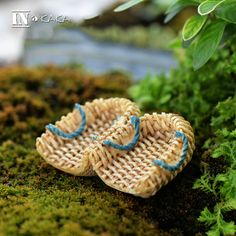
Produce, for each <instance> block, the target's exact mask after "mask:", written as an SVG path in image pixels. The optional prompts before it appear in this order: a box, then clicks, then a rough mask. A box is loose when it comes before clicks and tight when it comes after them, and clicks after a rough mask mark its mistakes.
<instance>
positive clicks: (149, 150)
mask: <svg viewBox="0 0 236 236" xmlns="http://www.w3.org/2000/svg"><path fill="white" fill-rule="evenodd" d="M176 131H181V132H183V133H184V134H185V136H186V137H187V139H188V151H187V154H186V156H185V160H184V162H183V163H182V165H181V166H180V168H178V169H177V170H176V171H169V170H166V169H164V168H162V167H160V166H158V165H155V164H154V163H153V161H154V160H157V159H158V160H163V161H164V162H165V163H168V164H170V165H174V164H176V163H178V162H179V160H180V156H181V153H182V151H183V140H182V139H181V138H178V137H176ZM133 137H134V127H133V126H132V125H131V124H130V120H129V119H126V121H125V122H123V123H117V124H116V125H115V126H113V127H112V128H111V129H109V130H108V131H107V132H106V133H105V136H104V137H102V139H103V140H104V139H109V140H112V141H113V142H115V143H118V144H122V145H125V144H127V143H129V142H130V141H131V140H132V138H133ZM194 148H195V145H194V134H193V130H192V128H191V126H190V124H189V122H187V121H186V120H184V118H182V117H180V116H179V115H176V114H165V113H162V114H156V113H153V114H152V115H150V114H146V115H144V116H143V117H141V119H140V139H139V141H138V142H137V144H136V145H135V147H134V148H133V149H132V150H130V151H120V150H116V149H114V148H112V147H107V146H106V145H104V144H101V142H97V143H96V144H94V145H93V146H90V149H91V150H90V151H91V155H90V161H91V163H92V165H93V167H94V170H95V171H96V173H97V174H98V176H99V177H100V178H101V179H102V180H103V181H104V182H105V183H106V184H107V185H109V186H110V187H112V188H115V189H117V190H119V191H122V192H126V193H130V194H133V195H136V196H140V197H143V198H148V197H150V196H152V195H154V194H155V193H156V192H157V191H158V190H159V189H160V188H161V187H162V186H164V185H166V184H167V183H168V182H169V181H171V180H172V179H173V178H174V177H175V176H176V175H177V174H178V173H179V172H180V171H182V169H183V168H184V167H185V166H186V165H187V163H188V162H189V161H190V160H191V157H192V154H193V150H194Z"/></svg>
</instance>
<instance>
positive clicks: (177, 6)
mask: <svg viewBox="0 0 236 236" xmlns="http://www.w3.org/2000/svg"><path fill="white" fill-rule="evenodd" d="M189 6H197V3H196V1H194V0H177V1H175V2H174V3H173V4H172V5H170V7H169V8H168V9H167V11H166V14H167V16H166V18H165V20H164V23H167V22H169V21H170V20H172V19H173V18H174V17H175V16H176V15H177V14H178V13H179V12H180V11H181V10H183V9H184V8H185V7H189Z"/></svg>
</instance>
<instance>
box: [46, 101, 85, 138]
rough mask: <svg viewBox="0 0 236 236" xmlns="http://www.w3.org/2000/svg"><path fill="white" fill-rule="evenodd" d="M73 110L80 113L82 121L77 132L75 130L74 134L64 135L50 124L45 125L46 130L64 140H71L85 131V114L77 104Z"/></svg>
mask: <svg viewBox="0 0 236 236" xmlns="http://www.w3.org/2000/svg"><path fill="white" fill-rule="evenodd" d="M74 108H75V109H77V110H78V111H79V112H80V115H81V120H82V121H81V125H80V127H79V128H78V129H77V130H75V131H74V132H71V133H66V132H64V131H62V130H60V129H59V128H57V127H56V126H55V125H52V124H49V125H47V126H46V128H47V129H48V130H50V131H51V132H52V133H54V134H56V135H58V136H60V137H63V138H66V139H73V138H75V137H77V136H79V135H81V134H82V133H83V131H84V129H85V126H86V114H85V112H84V110H83V108H82V107H81V106H80V105H79V104H78V103H76V104H75V107H74Z"/></svg>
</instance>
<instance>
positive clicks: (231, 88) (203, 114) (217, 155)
mask: <svg viewBox="0 0 236 236" xmlns="http://www.w3.org/2000/svg"><path fill="white" fill-rule="evenodd" d="M235 51H236V47H235V40H234V39H231V40H229V41H228V42H227V43H226V45H225V48H224V49H222V50H221V51H218V53H216V54H215V55H214V56H213V57H212V58H211V60H210V61H209V62H208V63H207V64H206V65H205V66H204V67H203V68H201V69H200V70H199V71H198V72H195V71H193V70H192V68H191V64H190V63H191V61H190V60H189V54H188V53H187V54H185V57H184V62H185V63H184V64H181V65H180V67H179V68H178V69H175V70H173V71H172V72H171V73H170V75H169V76H166V75H157V76H150V75H148V76H147V77H146V78H145V79H144V80H142V81H140V82H139V83H138V84H136V85H134V86H133V87H131V89H130V90H129V92H130V94H131V97H132V98H133V99H134V100H135V101H136V102H137V103H138V104H139V105H140V106H141V107H142V109H143V110H145V111H152V110H155V111H166V112H175V113H180V114H181V115H183V116H184V117H186V118H187V119H188V120H190V121H191V124H192V125H193V127H194V129H195V135H196V143H197V147H198V150H197V151H198V155H199V156H201V161H202V166H205V168H204V173H203V175H202V176H201V177H200V178H199V179H198V180H197V181H196V182H195V184H194V189H196V188H199V189H200V190H202V191H204V192H206V193H207V194H209V195H212V203H213V204H214V203H215V206H214V207H213V206H212V203H209V205H208V206H206V208H205V209H204V210H203V211H202V213H201V215H200V217H199V221H200V222H202V223H205V224H206V226H207V227H209V228H210V229H209V231H208V232H207V234H208V235H210V236H217V235H221V234H223V235H233V234H234V233H236V231H235V226H234V224H233V221H232V217H231V219H227V218H230V217H226V216H228V215H229V214H232V213H231V211H232V210H235V207H233V206H234V204H235V199H236V129H235V126H236V96H235V91H236V83H235V76H236V67H235V66H234V65H235V64H236V57H235V54H234V52H235ZM213 68H214V69H213ZM219 101H221V102H219ZM201 146H202V148H201ZM206 158H207V159H206ZM214 161H216V162H218V164H217V168H212V165H211V164H210V163H209V162H214ZM229 203H230V204H231V203H232V204H231V207H227V206H229V205H230V204H229Z"/></svg>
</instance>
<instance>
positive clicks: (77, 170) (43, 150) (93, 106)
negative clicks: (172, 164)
mask: <svg viewBox="0 0 236 236" xmlns="http://www.w3.org/2000/svg"><path fill="white" fill-rule="evenodd" d="M116 106H121V107H124V110H125V112H124V114H123V119H129V117H130V116H132V115H135V116H139V115H140V110H139V108H138V107H137V105H136V104H135V103H134V102H132V101H130V100H129V99H126V98H109V99H103V98H99V99H94V100H93V101H91V102H86V103H85V105H83V106H82V108H83V109H84V111H85V113H86V116H87V118H88V119H87V125H89V124H92V123H93V122H94V121H95V117H94V114H93V113H94V112H96V114H102V109H107V110H109V109H113V108H114V107H116ZM101 108H102V109H101ZM76 112H77V111H75V110H73V111H72V112H69V113H68V114H67V115H66V116H62V117H61V119H60V120H59V121H57V122H56V124H55V126H56V127H60V125H61V124H62V121H63V120H66V119H68V117H73V116H75V113H76ZM79 119H81V117H80V115H79ZM80 123H81V120H80V121H79V124H80ZM116 123H118V122H116ZM116 123H114V124H113V126H114V125H115V124H116ZM113 126H111V127H110V128H109V129H108V130H107V131H105V132H104V133H103V134H102V135H101V139H100V140H99V141H96V140H91V145H92V144H93V143H97V142H99V143H102V142H103V138H102V137H106V136H107V135H106V134H107V133H111V131H112V130H113ZM53 136H54V134H52V133H51V132H50V131H48V130H46V132H45V133H43V134H42V135H41V136H40V137H38V138H37V139H36V150H37V151H38V153H39V154H40V156H42V157H43V159H44V160H45V161H46V162H47V163H48V164H50V165H52V166H53V167H55V168H57V169H59V170H61V171H64V172H66V173H69V174H72V175H76V176H94V175H96V173H95V172H94V170H93V167H92V165H91V163H90V158H89V156H90V154H91V148H90V145H89V146H88V147H87V148H86V149H85V151H84V154H83V158H82V161H80V166H79V167H72V168H64V167H63V166H60V165H58V164H55V163H54V162H53V161H52V160H50V158H48V157H47V156H48V152H47V149H48V148H51V151H53V148H52V147H49V145H48V144H47V143H46V142H45V140H47V139H49V138H50V139H52V137H53ZM54 137H55V136H54ZM54 137H53V138H54ZM56 140H57V141H56ZM59 140H60V138H58V137H56V138H55V140H54V141H55V142H60V141H59ZM52 145H55V146H56V143H55V144H52Z"/></svg>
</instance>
